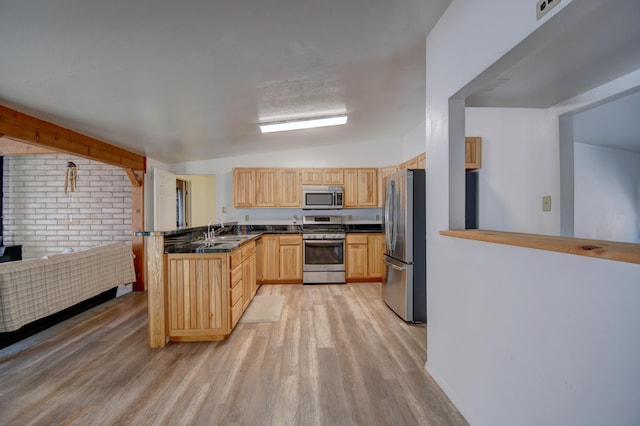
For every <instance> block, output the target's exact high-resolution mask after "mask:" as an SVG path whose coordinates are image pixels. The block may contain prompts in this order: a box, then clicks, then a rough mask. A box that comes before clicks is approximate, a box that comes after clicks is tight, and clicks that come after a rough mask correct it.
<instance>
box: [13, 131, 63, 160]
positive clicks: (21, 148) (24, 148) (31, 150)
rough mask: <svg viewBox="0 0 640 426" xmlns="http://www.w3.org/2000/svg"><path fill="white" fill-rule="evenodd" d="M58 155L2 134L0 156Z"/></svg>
mask: <svg viewBox="0 0 640 426" xmlns="http://www.w3.org/2000/svg"><path fill="white" fill-rule="evenodd" d="M36 154H56V151H53V150H51V149H47V148H43V147H40V146H35V145H30V144H28V143H24V142H22V141H19V140H17V139H15V138H11V137H9V136H4V135H2V134H0V155H2V156H10V155H36Z"/></svg>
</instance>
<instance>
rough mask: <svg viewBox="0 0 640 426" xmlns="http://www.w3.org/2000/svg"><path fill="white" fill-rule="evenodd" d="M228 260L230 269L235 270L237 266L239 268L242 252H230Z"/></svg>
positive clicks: (237, 250)
mask: <svg viewBox="0 0 640 426" xmlns="http://www.w3.org/2000/svg"><path fill="white" fill-rule="evenodd" d="M230 259H231V260H230V263H231V265H229V266H230V267H231V269H235V268H236V267H237V266H240V264H241V263H242V250H239V249H236V250H234V251H233V252H231V256H230Z"/></svg>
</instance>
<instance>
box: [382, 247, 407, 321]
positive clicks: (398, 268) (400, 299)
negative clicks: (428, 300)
mask: <svg viewBox="0 0 640 426" xmlns="http://www.w3.org/2000/svg"><path fill="white" fill-rule="evenodd" d="M382 259H383V261H384V263H385V264H386V265H387V268H386V274H385V276H384V279H383V280H382V299H383V300H384V302H385V303H386V304H387V306H389V307H390V308H391V310H392V311H393V312H395V313H396V314H398V316H399V317H400V318H402V319H403V320H405V321H413V284H412V283H413V265H409V264H406V263H400V262H398V261H397V260H394V259H391V258H389V257H387V256H384V257H383V258H382Z"/></svg>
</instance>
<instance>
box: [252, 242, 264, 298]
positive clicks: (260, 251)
mask: <svg viewBox="0 0 640 426" xmlns="http://www.w3.org/2000/svg"><path fill="white" fill-rule="evenodd" d="M263 238H264V237H260V238H258V240H257V241H256V254H255V260H254V261H255V264H256V284H260V283H262V281H264V245H263V244H264V240H263ZM254 293H255V291H254Z"/></svg>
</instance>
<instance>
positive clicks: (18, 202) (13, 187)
mask: <svg viewBox="0 0 640 426" xmlns="http://www.w3.org/2000/svg"><path fill="white" fill-rule="evenodd" d="M68 161H73V162H74V163H76V165H77V166H78V180H77V182H78V185H77V189H76V192H70V191H69V192H68V193H67V194H65V193H64V176H65V165H66V164H67V162H68ZM3 190H4V200H3V201H4V215H3V218H2V220H3V224H4V244H5V245H22V256H23V258H25V259H28V258H33V257H42V256H45V255H47V254H53V253H59V252H61V251H62V250H64V249H66V248H74V249H76V250H78V249H83V248H86V247H91V246H96V245H101V244H107V243H111V242H124V243H126V244H131V240H132V229H131V182H130V180H129V178H128V176H127V174H126V173H125V171H124V169H121V168H119V167H115V166H110V165H107V164H103V163H99V162H96V161H91V160H87V159H84V158H80V157H74V156H71V155H67V154H58V155H32V156H14V157H5V158H4V185H3Z"/></svg>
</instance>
